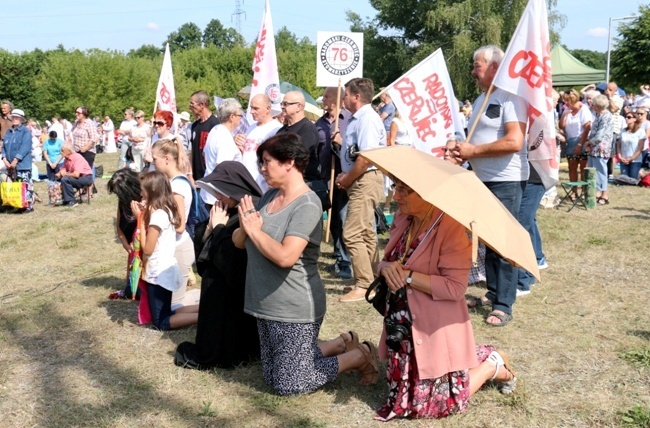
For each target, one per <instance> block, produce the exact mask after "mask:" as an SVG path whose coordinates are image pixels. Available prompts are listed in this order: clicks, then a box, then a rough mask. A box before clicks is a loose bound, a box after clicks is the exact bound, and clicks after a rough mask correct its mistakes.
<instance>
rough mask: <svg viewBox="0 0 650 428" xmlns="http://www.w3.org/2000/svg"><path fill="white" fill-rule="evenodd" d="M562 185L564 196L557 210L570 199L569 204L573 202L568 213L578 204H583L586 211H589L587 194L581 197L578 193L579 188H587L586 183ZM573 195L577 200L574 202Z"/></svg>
mask: <svg viewBox="0 0 650 428" xmlns="http://www.w3.org/2000/svg"><path fill="white" fill-rule="evenodd" d="M560 184H561V185H562V189H564V196H563V197H562V199H560V202H559V203H558V204H557V207H556V208H560V205H562V203H564V201H566V200H567V199H568V200H569V202H571V207H570V208H569V210H568V211H567V212H569V211H571V210H572V209H574V208H575V207H576V205H578V204H581V205H582V206H583V207H584V208H585V209H587V201H586V199H585V192H581V193H580V194H579V195H578V192H577V190H578V188H579V187H583V186H584V187H586V186H587V182H586V181H562V182H560ZM571 195H575V197H576V198H575V199H573V200H572V199H571Z"/></svg>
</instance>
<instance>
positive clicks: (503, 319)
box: [485, 311, 512, 327]
mask: <svg viewBox="0 0 650 428" xmlns="http://www.w3.org/2000/svg"><path fill="white" fill-rule="evenodd" d="M490 317H495V318H498V319H499V322H496V323H492V322H488V318H490ZM510 321H512V315H510V314H506V313H499V312H497V311H492V312H490V313H489V314H488V315H487V316H486V317H485V323H486V324H487V325H491V326H492V327H505V326H506V325H508V323H509V322H510Z"/></svg>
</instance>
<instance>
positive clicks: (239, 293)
mask: <svg viewBox="0 0 650 428" xmlns="http://www.w3.org/2000/svg"><path fill="white" fill-rule="evenodd" d="M196 185H197V187H200V188H202V189H205V190H206V191H208V192H210V193H211V194H212V195H214V196H215V197H216V198H217V201H218V202H217V203H215V204H214V206H213V207H212V210H211V212H210V220H209V222H208V224H207V225H206V226H204V227H203V228H200V227H198V226H197V229H196V234H195V238H194V245H195V247H194V248H195V251H196V266H197V270H198V273H199V275H201V278H202V280H201V301H200V303H199V322H198V324H197V330H196V343H191V342H183V343H181V344H180V345H178V348H176V356H175V358H174V364H176V365H177V366H180V367H185V368H190V369H198V370H206V369H211V368H214V367H220V368H229V367H236V366H238V365H240V364H242V363H246V362H249V361H254V360H258V359H259V357H260V344H259V335H258V332H257V321H256V319H255V318H254V317H252V316H250V315H247V314H245V313H244V288H245V284H246V262H247V257H246V250H241V249H238V248H237V247H235V245H234V244H233V242H232V233H233V232H234V231H235V229H237V228H238V227H239V218H238V215H237V205H238V204H239V201H240V200H241V198H243V197H244V195H251V196H252V197H253V201H254V203H257V200H258V199H259V197H260V196H261V195H262V191H261V190H260V188H259V186H258V185H257V183H256V182H255V180H254V179H253V177H252V176H251V175H250V173H249V172H248V170H247V169H246V167H245V166H244V165H243V164H241V163H239V162H235V161H225V162H222V163H220V164H219V165H217V167H216V168H215V170H214V171H213V172H212V173H211V174H210V175H208V176H206V177H204V178H202V179H201V180H198V181H197V182H196Z"/></svg>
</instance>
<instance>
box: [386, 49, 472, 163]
mask: <svg viewBox="0 0 650 428" xmlns="http://www.w3.org/2000/svg"><path fill="white" fill-rule="evenodd" d="M386 91H387V92H388V95H390V97H391V98H392V99H393V103H394V104H395V107H396V108H397V110H398V111H399V112H400V114H401V115H402V120H403V121H404V123H405V124H406V126H407V127H408V129H409V133H410V135H412V136H413V140H414V142H415V148H416V149H418V150H422V151H424V152H427V153H430V154H433V155H435V156H437V157H439V158H442V157H443V155H444V147H445V143H446V142H447V140H448V139H449V138H452V137H457V138H459V139H460V140H463V139H464V137H465V132H464V129H463V122H462V121H461V120H460V114H461V113H460V106H459V105H458V101H457V100H456V96H455V95H454V88H453V86H452V84H451V79H450V77H449V72H448V70H447V64H445V58H444V56H443V55H442V50H441V49H438V50H436V51H435V52H434V53H432V54H431V55H429V56H428V57H427V58H425V59H424V60H422V61H421V62H420V63H419V64H418V65H416V66H415V67H413V68H412V69H410V70H409V71H408V72H406V74H404V75H403V76H402V77H400V78H399V79H397V80H396V81H395V82H393V83H391V84H390V86H388V87H387V88H386Z"/></svg>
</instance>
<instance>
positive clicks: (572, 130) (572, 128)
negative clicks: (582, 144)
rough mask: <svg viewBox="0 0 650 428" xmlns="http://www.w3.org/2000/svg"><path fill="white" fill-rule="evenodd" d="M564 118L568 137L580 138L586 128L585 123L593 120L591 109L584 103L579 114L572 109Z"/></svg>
mask: <svg viewBox="0 0 650 428" xmlns="http://www.w3.org/2000/svg"><path fill="white" fill-rule="evenodd" d="M568 111H569V112H568V113H567V114H566V116H565V118H564V133H565V135H566V137H567V138H579V137H580V136H581V135H582V133H583V132H584V130H585V125H587V124H588V123H590V122H591V111H590V110H589V107H587V105H586V104H583V105H582V107H580V110H578V113H577V114H575V115H574V114H573V113H572V112H571V110H568Z"/></svg>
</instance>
